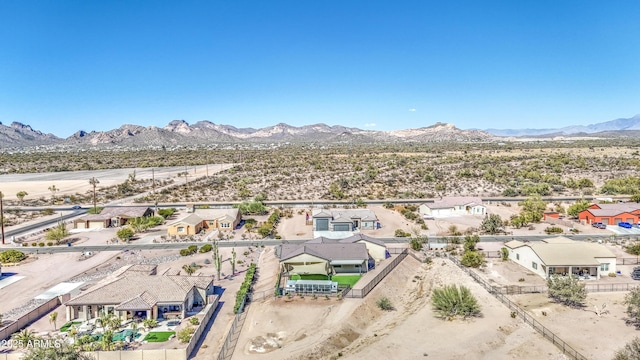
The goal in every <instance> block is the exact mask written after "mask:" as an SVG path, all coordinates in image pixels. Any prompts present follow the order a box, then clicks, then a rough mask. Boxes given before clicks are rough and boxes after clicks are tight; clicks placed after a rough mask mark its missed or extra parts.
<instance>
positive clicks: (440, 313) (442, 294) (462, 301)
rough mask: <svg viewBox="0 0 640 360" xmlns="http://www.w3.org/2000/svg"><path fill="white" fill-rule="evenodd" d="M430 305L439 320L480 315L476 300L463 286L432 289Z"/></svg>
mask: <svg viewBox="0 0 640 360" xmlns="http://www.w3.org/2000/svg"><path fill="white" fill-rule="evenodd" d="M431 304H432V306H433V311H434V312H435V313H436V316H437V317H439V318H441V319H453V318H455V317H457V316H462V317H463V318H467V317H470V316H480V314H481V308H480V304H479V303H478V300H476V298H475V297H474V296H473V294H472V293H471V290H469V288H467V287H465V286H459V287H458V286H456V285H445V286H443V287H441V288H435V289H433V292H432V294H431Z"/></svg>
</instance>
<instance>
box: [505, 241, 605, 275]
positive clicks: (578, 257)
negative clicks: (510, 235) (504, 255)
mask: <svg viewBox="0 0 640 360" xmlns="http://www.w3.org/2000/svg"><path fill="white" fill-rule="evenodd" d="M505 247H506V248H507V249H508V250H509V259H510V260H512V261H514V262H516V263H517V264H519V265H521V266H522V267H524V268H526V269H527V270H530V271H532V272H534V273H536V274H538V275H540V276H541V277H542V278H543V279H546V278H548V277H549V276H550V275H554V274H559V275H569V274H573V275H576V276H578V277H579V278H581V279H593V278H595V279H600V277H602V276H607V275H609V273H615V272H616V256H615V255H614V254H613V253H612V252H611V251H610V250H609V249H607V248H606V247H605V246H604V245H602V244H597V243H588V242H582V241H574V240H571V239H568V238H566V237H562V236H559V237H555V238H550V239H545V240H542V241H535V242H522V241H518V240H512V241H509V242H507V243H505Z"/></svg>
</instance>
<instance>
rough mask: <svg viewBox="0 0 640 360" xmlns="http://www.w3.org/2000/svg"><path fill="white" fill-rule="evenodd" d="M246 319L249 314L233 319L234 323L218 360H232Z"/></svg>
mask: <svg viewBox="0 0 640 360" xmlns="http://www.w3.org/2000/svg"><path fill="white" fill-rule="evenodd" d="M246 317H247V313H245V312H241V313H239V314H236V316H235V318H234V319H233V323H231V328H230V329H229V333H228V334H227V337H226V339H225V340H224V344H222V349H220V353H219V354H218V360H225V359H231V357H232V356H233V351H234V350H235V348H236V343H237V342H238V338H239V337H240V332H241V331H242V325H244V320H245V318H246Z"/></svg>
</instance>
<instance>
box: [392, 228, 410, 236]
mask: <svg viewBox="0 0 640 360" xmlns="http://www.w3.org/2000/svg"><path fill="white" fill-rule="evenodd" d="M394 236H395V237H409V236H411V234H410V233H408V232H405V231H404V230H402V229H396V232H395V233H394Z"/></svg>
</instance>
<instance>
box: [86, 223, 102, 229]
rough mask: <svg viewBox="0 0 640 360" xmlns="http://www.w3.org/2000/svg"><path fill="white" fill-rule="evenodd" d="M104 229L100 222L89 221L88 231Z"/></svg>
mask: <svg viewBox="0 0 640 360" xmlns="http://www.w3.org/2000/svg"><path fill="white" fill-rule="evenodd" d="M103 227H104V223H103V222H102V221H89V228H90V229H102V228H103Z"/></svg>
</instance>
